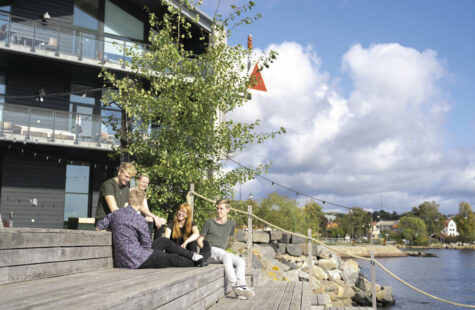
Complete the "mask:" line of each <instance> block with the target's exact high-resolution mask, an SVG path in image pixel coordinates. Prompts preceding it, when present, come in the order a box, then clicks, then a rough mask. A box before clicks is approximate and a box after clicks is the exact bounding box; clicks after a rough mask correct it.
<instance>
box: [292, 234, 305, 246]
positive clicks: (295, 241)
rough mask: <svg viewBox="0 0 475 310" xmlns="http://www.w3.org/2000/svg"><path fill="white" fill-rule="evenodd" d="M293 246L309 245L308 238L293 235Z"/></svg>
mask: <svg viewBox="0 0 475 310" xmlns="http://www.w3.org/2000/svg"><path fill="white" fill-rule="evenodd" d="M290 243H292V244H302V243H307V238H303V237H299V236H296V235H292V239H291V241H290Z"/></svg>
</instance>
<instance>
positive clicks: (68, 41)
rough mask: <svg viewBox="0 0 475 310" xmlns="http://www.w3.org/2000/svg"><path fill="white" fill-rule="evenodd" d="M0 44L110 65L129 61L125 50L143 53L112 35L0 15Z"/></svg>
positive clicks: (140, 46)
mask: <svg viewBox="0 0 475 310" xmlns="http://www.w3.org/2000/svg"><path fill="white" fill-rule="evenodd" d="M0 42H3V43H4V45H5V46H6V47H12V46H17V47H20V48H21V47H23V48H27V49H29V50H30V51H31V52H35V51H37V50H45V51H51V52H54V54H55V55H56V56H59V55H60V54H61V55H71V56H76V57H77V59H78V60H82V59H84V58H86V59H92V60H97V61H101V62H103V63H105V62H111V63H119V62H120V61H123V62H122V67H125V61H127V60H130V57H128V56H127V55H126V52H125V51H126V48H130V49H132V50H135V51H136V52H143V51H144V50H146V49H148V46H149V45H147V44H144V43H141V42H136V41H131V40H127V39H124V38H123V37H118V36H114V35H109V34H105V35H98V34H97V33H93V32H87V31H83V30H82V29H79V28H75V27H71V28H66V27H63V26H59V25H51V24H50V23H44V22H39V21H32V20H28V19H24V18H20V17H16V16H12V15H9V14H5V13H0Z"/></svg>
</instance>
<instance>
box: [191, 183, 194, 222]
mask: <svg viewBox="0 0 475 310" xmlns="http://www.w3.org/2000/svg"><path fill="white" fill-rule="evenodd" d="M194 191H195V183H191V184H190V207H191V213H192V214H193V216H194V215H195V196H194V194H193V192H194Z"/></svg>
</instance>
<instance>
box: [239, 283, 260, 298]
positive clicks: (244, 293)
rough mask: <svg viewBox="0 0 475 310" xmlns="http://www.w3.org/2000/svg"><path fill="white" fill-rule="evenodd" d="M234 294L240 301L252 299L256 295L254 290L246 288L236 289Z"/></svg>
mask: <svg viewBox="0 0 475 310" xmlns="http://www.w3.org/2000/svg"><path fill="white" fill-rule="evenodd" d="M234 293H235V294H236V295H237V296H238V298H239V299H251V298H252V297H254V296H255V295H256V293H254V291H253V290H251V289H250V288H248V287H246V286H240V287H235V288H234ZM242 297H244V298H242Z"/></svg>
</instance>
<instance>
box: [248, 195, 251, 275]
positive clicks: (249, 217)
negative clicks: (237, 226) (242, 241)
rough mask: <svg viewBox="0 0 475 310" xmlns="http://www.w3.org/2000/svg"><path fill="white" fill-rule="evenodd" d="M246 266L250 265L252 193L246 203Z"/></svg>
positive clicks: (249, 266)
mask: <svg viewBox="0 0 475 310" xmlns="http://www.w3.org/2000/svg"><path fill="white" fill-rule="evenodd" d="M247 235H248V237H247V268H251V267H252V195H249V204H248V205H247Z"/></svg>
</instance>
